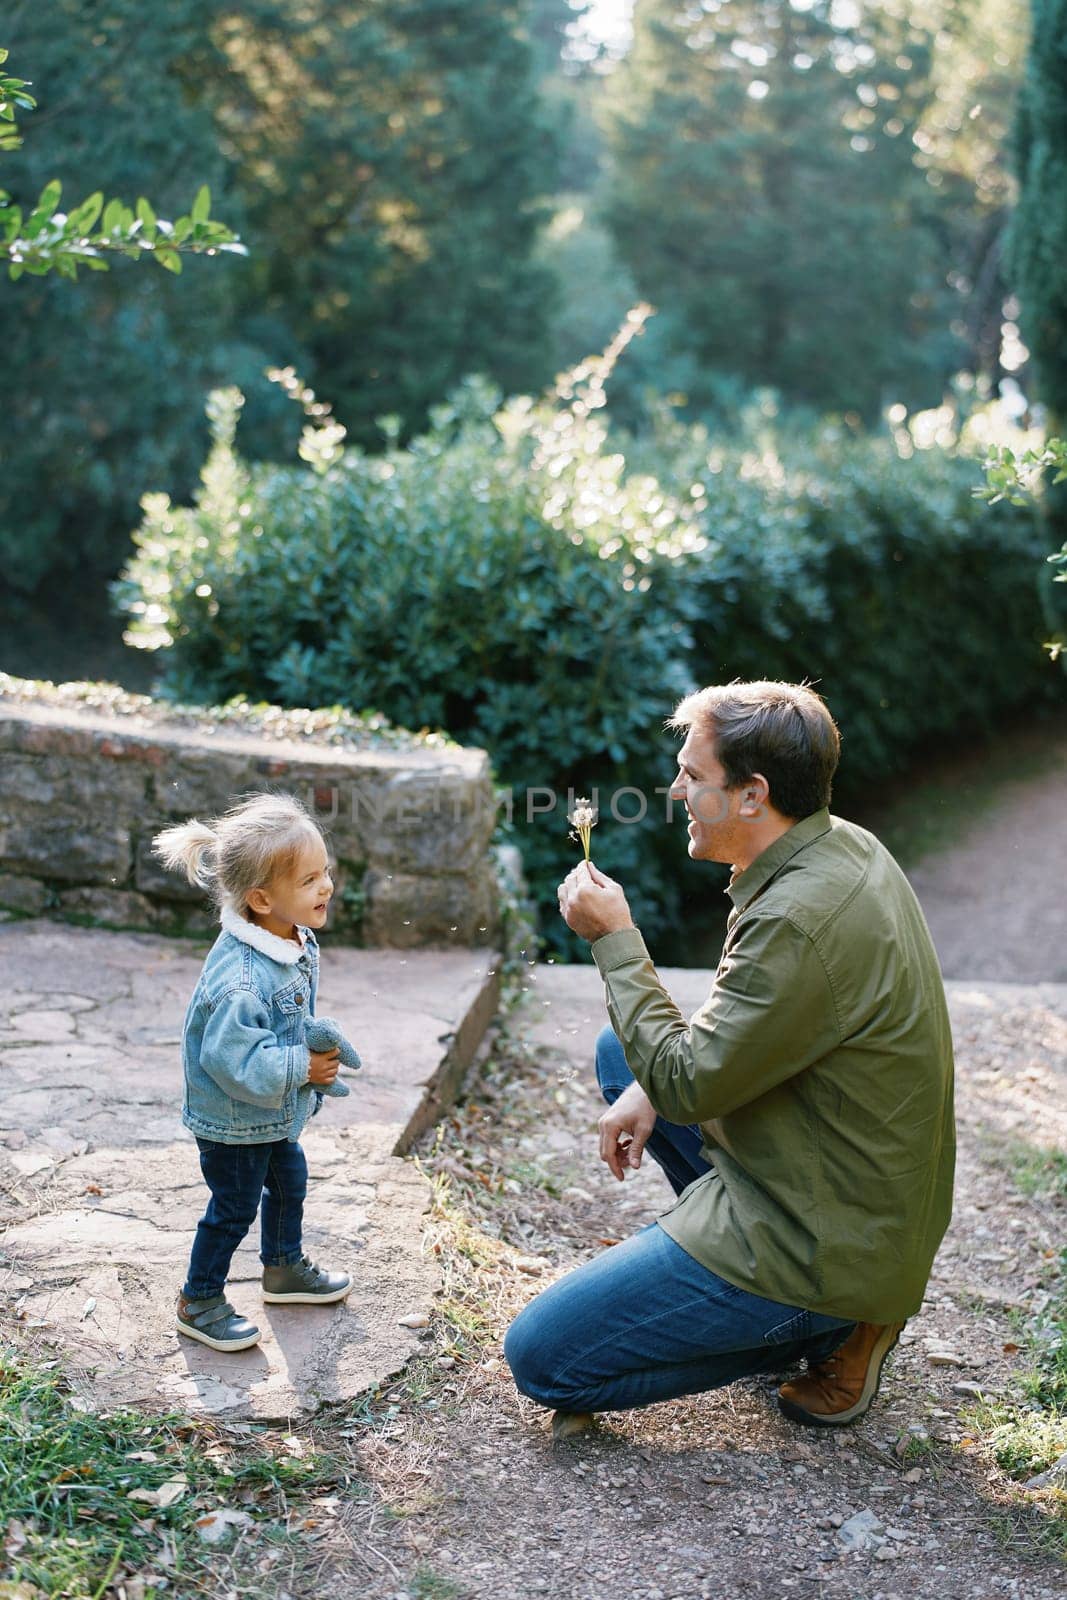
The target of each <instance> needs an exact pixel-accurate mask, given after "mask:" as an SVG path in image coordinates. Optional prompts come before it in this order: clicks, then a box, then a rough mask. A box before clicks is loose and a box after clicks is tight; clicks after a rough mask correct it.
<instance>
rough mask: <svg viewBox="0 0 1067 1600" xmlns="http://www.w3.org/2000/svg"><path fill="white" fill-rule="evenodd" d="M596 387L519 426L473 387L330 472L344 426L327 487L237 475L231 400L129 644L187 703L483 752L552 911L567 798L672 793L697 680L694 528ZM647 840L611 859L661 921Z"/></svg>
mask: <svg viewBox="0 0 1067 1600" xmlns="http://www.w3.org/2000/svg"><path fill="white" fill-rule="evenodd" d="M590 379H591V381H590V382H586V383H585V385H584V386H583V388H582V390H581V394H584V395H585V396H586V399H585V400H583V399H581V398H580V397H576V402H575V403H576V406H577V407H585V414H584V415H578V416H576V415H575V412H574V410H573V409H564V410H556V409H553V408H551V407H547V406H546V407H543V408H541V409H540V410H535V409H534V408H530V407H526V406H523V405H522V404H519V405H516V406H514V407H512V408H510V409H508V410H505V411H503V412H500V410H499V406H500V397H499V395H498V394H497V393H496V392H495V391H494V390H492V389H490V388H489V387H488V386H487V385H485V384H483V383H480V382H471V383H468V384H466V385H465V386H463V387H462V388H461V389H460V391H459V392H458V393H457V395H456V396H455V397H454V400H453V402H452V403H451V404H450V405H448V406H441V407H438V408H437V409H436V410H435V412H434V413H433V427H432V429H431V431H430V432H429V433H428V434H426V435H425V436H424V437H422V438H420V439H418V440H416V441H415V442H414V443H413V445H412V446H411V448H410V449H408V450H398V449H396V448H392V449H390V450H388V451H386V453H385V454H384V455H380V456H374V457H371V456H367V455H365V454H363V453H362V452H361V451H359V450H348V451H346V452H345V453H344V455H343V457H341V458H340V459H338V460H336V461H335V462H334V463H333V464H328V462H329V456H330V444H329V440H328V438H327V439H324V434H325V433H326V430H321V429H320V430H308V436H307V437H306V439H305V445H304V449H305V453H306V454H307V455H308V456H309V457H315V456H316V451H317V449H318V448H320V447H323V446H324V447H325V451H326V455H325V459H324V458H322V457H319V458H318V462H317V464H318V465H319V466H321V467H324V468H325V470H323V471H322V472H321V474H318V475H317V474H316V472H315V471H314V470H311V471H309V470H307V469H306V468H303V467H256V466H251V467H250V466H247V465H245V464H244V463H243V462H241V461H240V460H239V459H238V458H237V457H236V456H235V455H234V453H233V449H232V440H233V429H234V423H235V417H236V410H237V400H238V397H237V396H236V395H235V394H234V393H233V392H231V393H230V394H229V395H216V396H215V397H214V399H213V403H212V424H213V428H214V433H215V444H214V448H213V450H212V453H211V457H210V458H209V461H208V464H207V467H206V469H205V472H204V476H203V484H202V488H201V492H200V495H199V497H198V501H197V504H196V506H195V507H194V508H192V509H179V508H175V507H172V506H171V504H170V502H169V501H168V499H167V498H166V496H162V495H149V496H147V497H146V499H145V502H144V504H145V512H146V515H145V521H144V524H143V525H142V527H141V529H140V531H139V533H138V534H137V535H136V542H137V545H138V554H137V556H136V558H135V559H134V561H133V563H132V566H131V568H130V571H129V576H128V579H127V581H126V582H125V584H124V585H123V586H121V591H120V592H121V596H122V600H123V603H124V605H125V606H126V607H127V609H129V610H130V611H131V613H132V614H133V615H134V618H135V623H134V628H133V633H134V636H135V637H138V638H139V639H140V642H142V643H146V644H148V645H150V646H162V647H163V649H164V662H165V680H164V681H165V689H166V692H167V693H169V694H173V695H175V696H177V697H179V698H183V699H189V698H193V699H199V700H217V701H221V700H226V699H228V698H229V697H231V696H233V695H238V694H248V693H249V692H250V691H252V690H253V689H254V690H255V694H256V696H257V697H262V696H264V695H266V696H268V697H269V698H271V699H274V700H277V701H279V702H281V703H283V704H287V705H294V704H299V705H305V704H311V703H314V704H316V705H319V704H323V703H326V702H335V701H336V702H338V703H343V704H346V705H349V706H358V707H360V708H371V707H382V706H386V705H388V706H389V707H391V711H390V716H391V718H392V719H393V720H394V721H398V722H400V723H401V724H403V725H404V726H408V727H413V728H416V729H417V728H419V727H420V726H423V725H426V724H429V725H431V726H433V725H436V726H440V727H443V728H446V729H447V730H448V732H449V733H450V734H451V735H452V736H453V737H455V738H457V739H460V740H462V741H464V742H466V743H468V744H476V745H481V746H484V747H485V748H487V749H488V750H489V751H490V752H491V755H492V758H493V761H494V764H495V768H496V771H497V773H498V775H499V777H500V778H501V779H502V780H503V782H504V783H505V784H506V785H508V786H509V788H510V791H511V794H512V796H513V805H514V823H515V828H516V831H517V833H518V835H519V838H520V842H521V844H522V847H523V852H524V857H525V859H526V863H527V871H528V873H529V874H530V877H531V881H532V882H533V883H534V884H535V885H536V886H537V890H538V894H539V898H540V899H541V900H542V901H544V902H546V903H549V904H552V905H554V893H553V890H554V886H555V884H556V883H557V882H558V881H559V877H560V875H561V873H562V871H564V870H566V869H567V868H569V867H570V866H572V865H573V864H574V861H575V851H574V848H573V846H571V845H569V844H568V840H567V832H568V827H567V821H566V811H567V810H568V809H570V807H569V806H568V804H567V800H568V792H570V797H571V804H573V799H574V797H575V796H576V795H580V794H588V793H589V792H590V790H591V789H593V788H595V787H597V786H599V787H600V790H601V793H602V795H603V796H604V797H605V800H606V798H607V796H608V795H609V794H610V793H611V792H612V791H613V790H614V788H615V787H616V786H621V785H625V784H642V783H648V785H649V787H650V788H651V787H652V786H654V785H656V784H659V785H664V784H667V783H669V782H670V779H671V776H672V774H673V771H674V759H673V754H672V752H673V748H674V745H673V741H672V740H670V739H669V738H667V737H666V736H665V735H664V734H663V731H662V721H663V717H664V715H665V714H666V712H667V711H668V710H669V708H670V706H671V705H672V703H673V702H674V701H675V700H676V699H677V698H678V696H680V695H681V694H683V693H685V692H686V691H687V690H688V689H689V688H690V687H691V686H692V680H691V678H690V675H689V667H688V664H687V663H688V660H689V658H690V655H691V639H690V636H689V632H688V626H687V620H686V619H687V614H688V603H687V598H686V595H685V591H684V577H685V567H684V561H683V556H684V554H685V553H686V551H690V552H692V551H693V549H694V548H695V546H696V545H698V544H699V542H700V540H699V536H698V534H697V532H696V530H695V529H694V528H693V527H692V526H691V524H690V523H689V522H688V521H687V520H686V519H685V517H684V515H683V512H682V509H681V508H680V507H678V506H676V505H675V504H673V503H672V502H670V501H669V499H668V498H667V497H665V496H664V495H663V493H662V490H661V489H660V487H659V485H658V484H656V483H655V482H654V480H651V479H639V478H633V477H631V478H628V479H627V478H625V477H624V472H623V467H624V463H623V461H622V458H621V456H611V455H609V454H607V453H606V451H605V450H604V449H603V445H604V436H603V435H604V430H603V428H602V427H601V426H600V425H599V424H597V423H596V422H594V421H593V420H592V419H591V417H590V416H589V414H588V409H589V408H588V400H589V396H590V393H591V391H592V390H595V380H592V375H591V374H590ZM494 417H496V421H495V422H494V420H493V419H494ZM561 420H562V421H563V422H564V426H563V427H561V428H557V426H556V424H557V423H558V422H559V421H561ZM650 601H654V602H655V604H654V605H652V604H650ZM537 789H541V790H550V791H552V792H553V793H554V794H555V795H556V796H558V804H557V805H556V808H555V809H554V810H553V811H545V812H542V813H541V814H540V816H537V817H534V818H532V819H531V820H528V819H527V805H528V804H533V805H535V806H537V805H547V803H548V797H547V796H545V795H541V796H535V795H534V794H533V791H534V790H537ZM656 803H658V804H659V805H660V806H661V807H662V806H663V801H662V799H661V800H659V801H658V802H656ZM634 804H635V803H634V802H633V801H631V803H630V809H633V807H634ZM650 812H651V808H650ZM651 826H653V817H652V815H651V814H650V817H649V819H648V822H647V823H646V825H645V828H644V830H643V829H642V827H641V825H634V826H627V827H622V826H620V827H605V828H603V829H602V830H601V835H600V837H599V838H598V841H597V843H598V845H600V846H602V848H600V849H599V851H598V860H599V861H600V862H601V864H602V865H603V867H604V868H605V870H607V871H609V872H613V871H618V872H620V873H622V874H624V875H625V876H626V878H627V881H628V882H629V883H630V884H632V885H634V886H635V910H636V912H637V913H638V914H639V915H641V917H642V918H643V920H644V922H645V924H646V925H648V926H650V927H654V926H656V925H657V924H658V923H660V922H661V921H662V919H663V917H664V916H665V915H669V914H671V913H672V912H676V910H677V891H676V890H675V889H673V888H672V886H671V885H670V884H669V883H668V882H667V881H666V879H664V878H662V877H661V876H660V875H657V874H656V873H655V872H652V873H648V872H641V871H639V868H638V861H639V858H640V856H641V855H642V853H643V852H642V850H641V849H640V847H639V844H638V840H637V837H636V836H637V835H638V834H639V833H641V832H643V831H647V829H648V828H650V827H651ZM639 882H640V889H636V886H637V885H638V883H639ZM564 942H565V941H564Z"/></svg>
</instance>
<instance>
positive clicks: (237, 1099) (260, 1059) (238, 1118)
mask: <svg viewBox="0 0 1067 1600" xmlns="http://www.w3.org/2000/svg"><path fill="white" fill-rule="evenodd" d="M300 932H301V934H302V936H303V939H304V944H303V949H302V950H298V948H297V946H296V945H295V944H294V943H292V942H291V941H290V940H288V939H279V938H278V937H277V936H276V935H275V934H272V933H270V932H268V931H267V929H266V928H260V927H259V926H258V925H257V924H256V923H253V922H248V921H247V920H246V919H245V918H244V917H242V916H240V915H239V914H238V913H237V912H236V911H232V910H230V909H228V908H227V909H224V910H223V913H222V931H221V933H220V934H219V936H218V938H217V939H216V940H215V943H214V944H213V945H212V947H211V949H210V951H209V952H208V957H207V960H206V961H205V962H204V969H203V971H202V972H201V974H200V979H199V982H198V983H197V986H196V988H195V990H194V991H193V997H192V999H191V1000H190V1002H189V1009H188V1011H187V1012H186V1015H185V1027H184V1030H183V1032H182V1063H183V1066H184V1069H185V1096H184V1103H183V1105H182V1121H183V1122H184V1124H185V1126H186V1127H187V1128H189V1129H191V1131H192V1132H193V1133H195V1134H196V1135H197V1136H198V1137H199V1138H201V1139H212V1140H214V1141H216V1142H217V1143H219V1144H273V1143H274V1141H275V1140H277V1139H297V1138H299V1136H300V1131H301V1129H302V1128H303V1126H304V1124H305V1122H306V1121H307V1119H308V1114H309V1111H310V1110H311V1101H312V1096H313V1095H314V1094H315V1091H314V1089H313V1088H312V1086H311V1085H310V1084H309V1083H308V1081H307V1076H308V1067H309V1065H310V1061H309V1053H308V1048H307V1045H306V1044H305V1043H304V1020H305V1018H306V1017H309V1016H313V1015H314V1011H315V996H316V992H317V989H318V978H319V947H318V945H317V944H316V942H315V935H314V934H313V933H312V932H311V929H310V928H301V930H300ZM319 1103H321V1099H319V1100H317V1103H316V1105H315V1109H316V1110H317V1109H318V1104H319Z"/></svg>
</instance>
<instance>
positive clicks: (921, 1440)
mask: <svg viewBox="0 0 1067 1600" xmlns="http://www.w3.org/2000/svg"><path fill="white" fill-rule="evenodd" d="M898 1454H900V1460H901V1462H902V1463H903V1465H904V1466H906V1467H914V1466H915V1465H916V1463H917V1462H919V1461H928V1460H929V1458H930V1457H931V1456H934V1455H936V1454H937V1445H936V1444H935V1443H934V1441H933V1439H931V1438H930V1436H929V1434H926V1433H911V1434H909V1435H908V1438H907V1442H906V1443H905V1445H904V1449H903V1452H902V1453H901V1452H900V1451H899V1447H898Z"/></svg>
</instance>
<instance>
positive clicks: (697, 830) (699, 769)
mask: <svg viewBox="0 0 1067 1600" xmlns="http://www.w3.org/2000/svg"><path fill="white" fill-rule="evenodd" d="M725 781H726V775H725V773H724V772H723V770H722V767H721V766H720V765H719V761H718V758H717V757H716V755H715V741H714V739H713V738H712V737H711V735H710V734H707V733H704V732H703V731H698V730H697V729H696V728H690V729H689V732H688V733H687V734H686V738H685V743H684V744H683V745H682V748H681V749H680V750H679V752H678V776H677V778H676V779H675V781H674V783H673V784H672V785H671V799H672V800H681V801H684V803H685V808H686V812H687V815H688V818H689V855H690V858H691V859H692V860H693V861H724V862H730V863H732V862H733V861H734V859H735V855H736V849H735V847H736V845H737V842H738V834H739V831H740V829H741V827H742V826H743V824H742V822H741V821H740V819H739V818H738V815H737V813H738V809H739V807H740V805H741V803H742V799H743V796H744V793H745V791H744V789H743V788H739V789H727V788H726V787H725Z"/></svg>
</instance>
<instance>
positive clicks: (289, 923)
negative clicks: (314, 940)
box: [248, 832, 333, 939]
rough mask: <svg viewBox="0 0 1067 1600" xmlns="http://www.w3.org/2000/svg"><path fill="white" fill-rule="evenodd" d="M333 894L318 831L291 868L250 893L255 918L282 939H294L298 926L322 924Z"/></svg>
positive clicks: (250, 908)
mask: <svg viewBox="0 0 1067 1600" xmlns="http://www.w3.org/2000/svg"><path fill="white" fill-rule="evenodd" d="M332 898H333V877H332V875H331V872H330V861H329V857H328V856H327V854H326V846H325V844H324V843H323V841H322V838H321V836H320V835H319V834H318V833H317V832H316V833H314V834H311V833H309V835H308V837H307V839H306V840H305V842H304V843H303V844H301V846H300V848H299V850H298V851H297V853H296V857H295V859H294V861H293V863H292V865H291V866H290V868H289V870H288V871H287V872H280V873H279V874H278V875H277V877H275V878H272V879H271V881H270V883H269V884H267V885H266V886H265V887H264V888H261V889H251V890H250V891H249V893H248V909H249V911H250V912H251V914H252V919H253V921H254V922H257V923H258V924H259V926H260V927H261V928H266V929H267V931H268V933H275V934H277V935H278V937H279V939H294V938H295V937H296V929H297V927H304V928H321V927H324V926H325V923H326V916H327V913H328V911H329V908H330V901H331V899H332Z"/></svg>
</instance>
